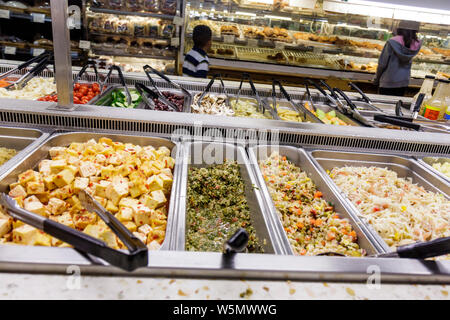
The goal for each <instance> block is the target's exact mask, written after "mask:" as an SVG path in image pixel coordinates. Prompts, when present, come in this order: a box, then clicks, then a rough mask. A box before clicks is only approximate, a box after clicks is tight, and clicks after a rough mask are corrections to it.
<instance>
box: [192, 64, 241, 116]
mask: <svg viewBox="0 0 450 320" xmlns="http://www.w3.org/2000/svg"><path fill="white" fill-rule="evenodd" d="M217 78H219V80H220V87H221V88H222V92H223V94H224V95H225V105H226V106H227V107H228V108H230V109H233V108H232V106H231V104H230V96H229V94H228V91H227V89H226V88H225V84H224V82H223V79H222V76H221V75H220V74H218V73H217V74H215V75H213V77H212V79H211V80H210V81H209V83H208V85H207V86H206V88H205V90H203V92H202V94H201V95H200V97H199V98H198V100H197V104H198V105H199V106H200V103H201V102H202V100H203V98H204V97H205V95H206V94H207V93H208V92H209V91H210V90H211V87H212V85H213V84H214V82H215V81H216V79H217Z"/></svg>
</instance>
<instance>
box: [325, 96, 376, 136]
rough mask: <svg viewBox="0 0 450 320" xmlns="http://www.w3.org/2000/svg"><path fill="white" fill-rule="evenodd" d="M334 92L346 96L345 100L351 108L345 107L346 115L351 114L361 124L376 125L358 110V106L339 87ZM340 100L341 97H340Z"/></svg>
mask: <svg viewBox="0 0 450 320" xmlns="http://www.w3.org/2000/svg"><path fill="white" fill-rule="evenodd" d="M333 92H334V93H335V94H336V95H337V94H339V95H340V96H341V97H342V98H344V101H345V102H346V103H347V106H349V107H350V109H349V108H345V111H344V112H345V113H344V114H345V115H346V116H350V117H351V118H353V119H355V120H357V121H359V122H360V123H361V124H363V125H364V126H366V127H374V125H373V124H372V123H371V122H370V121H368V120H367V119H366V118H364V117H363V116H362V115H361V113H360V112H359V111H358V108H357V107H356V105H355V104H354V103H353V101H352V100H351V99H350V98H349V97H348V96H347V95H346V94H345V93H344V92H343V91H342V90H341V89H339V88H333ZM338 100H339V99H338Z"/></svg>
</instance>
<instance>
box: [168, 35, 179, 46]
mask: <svg viewBox="0 0 450 320" xmlns="http://www.w3.org/2000/svg"><path fill="white" fill-rule="evenodd" d="M170 45H171V46H172V47H178V46H179V45H180V38H177V37H173V38H171V39H170Z"/></svg>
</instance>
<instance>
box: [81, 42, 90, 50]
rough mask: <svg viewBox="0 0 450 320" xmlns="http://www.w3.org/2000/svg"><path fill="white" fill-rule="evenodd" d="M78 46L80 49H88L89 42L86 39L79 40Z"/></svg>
mask: <svg viewBox="0 0 450 320" xmlns="http://www.w3.org/2000/svg"><path fill="white" fill-rule="evenodd" d="M78 47H79V48H80V49H84V50H89V49H90V48H91V42H90V41H86V40H80V43H79V45H78Z"/></svg>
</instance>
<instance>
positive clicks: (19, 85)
mask: <svg viewBox="0 0 450 320" xmlns="http://www.w3.org/2000/svg"><path fill="white" fill-rule="evenodd" d="M52 58H53V53H49V52H44V53H42V54H40V55H39V56H37V57H35V58H33V59H30V60H28V61H27V62H24V63H22V64H21V65H19V66H18V67H17V68H15V69H12V70H10V71H7V72H5V73H3V74H2V75H1V76H0V79H3V78H5V77H7V76H8V75H10V74H12V73H13V72H16V71H19V70H22V69H23V68H26V67H28V66H29V65H30V64H32V63H34V62H36V65H35V66H34V67H33V68H31V69H30V71H28V72H27V73H25V74H24V75H23V76H22V77H20V78H19V79H18V80H17V81H15V82H13V83H11V84H10V85H9V86H6V87H5V89H7V90H21V89H23V88H24V87H25V86H26V84H27V83H28V82H29V81H30V80H31V79H33V78H34V77H35V76H37V75H38V74H40V73H41V72H42V71H43V70H44V69H45V68H47V66H48V65H49V64H50V63H51V59H52Z"/></svg>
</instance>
